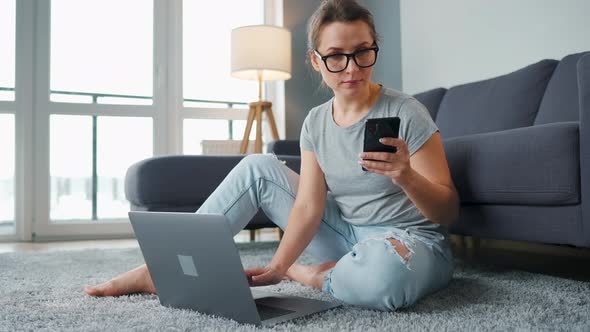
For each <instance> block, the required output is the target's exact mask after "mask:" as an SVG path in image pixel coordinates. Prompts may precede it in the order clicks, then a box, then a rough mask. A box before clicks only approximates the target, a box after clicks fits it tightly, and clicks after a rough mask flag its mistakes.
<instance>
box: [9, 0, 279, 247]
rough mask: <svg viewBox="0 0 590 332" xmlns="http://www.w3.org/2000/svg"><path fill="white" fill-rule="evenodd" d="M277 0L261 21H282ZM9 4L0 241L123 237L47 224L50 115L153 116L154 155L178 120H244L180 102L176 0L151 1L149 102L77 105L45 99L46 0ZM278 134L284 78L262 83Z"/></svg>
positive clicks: (96, 225) (167, 146) (114, 230)
mask: <svg viewBox="0 0 590 332" xmlns="http://www.w3.org/2000/svg"><path fill="white" fill-rule="evenodd" d="M282 2H283V0H265V4H264V6H265V22H266V23H268V24H275V25H282V10H283V4H282ZM16 3H17V9H16V12H17V13H16V17H17V20H16V25H17V26H16V34H17V36H16V63H15V66H16V71H15V72H16V77H15V92H16V93H15V101H14V102H0V112H2V113H11V114H15V136H16V139H15V143H16V149H15V151H16V152H15V153H16V156H15V163H16V167H15V227H16V232H15V234H14V235H11V236H0V241H5V240H8V241H12V240H20V241H31V240H33V241H47V240H64V239H68V240H71V239H101V238H129V237H133V231H132V228H131V225H130V224H129V222H128V221H129V220H128V219H127V218H125V219H121V220H109V221H105V220H102V219H101V220H100V221H99V222H89V221H88V220H83V221H82V220H78V221H76V220H72V221H67V222H63V223H62V222H60V223H51V222H50V215H49V213H50V211H49V208H50V207H49V200H50V174H49V160H50V156H49V117H50V114H66V115H98V116H141V117H152V119H153V148H154V156H159V155H165V154H181V153H182V151H183V148H182V137H183V133H182V127H183V126H182V124H183V120H184V119H212V118H214V119H226V120H230V119H243V120H245V119H246V115H247V111H245V110H236V109H225V110H224V109H202V108H192V107H184V106H183V89H182V33H181V32H182V0H171V1H167V0H154V18H153V19H154V21H153V22H154V58H153V66H154V67H153V73H154V75H153V80H154V81H153V104H152V105H117V106H116V111H113V110H112V108H113V107H112V106H111V105H106V104H77V103H62V102H51V101H50V100H49V98H50V96H49V93H48V92H49V90H50V89H49V88H50V81H49V71H50V48H49V47H50V45H49V41H50V8H51V1H46V0H18V1H16ZM265 84H266V85H265V88H266V91H267V96H266V98H267V99H268V100H270V101H272V102H273V113H274V114H275V119H276V120H277V127H278V130H279V134H280V135H281V136H282V137H284V135H285V120H284V119H285V115H284V113H285V112H284V83H283V82H269V83H265Z"/></svg>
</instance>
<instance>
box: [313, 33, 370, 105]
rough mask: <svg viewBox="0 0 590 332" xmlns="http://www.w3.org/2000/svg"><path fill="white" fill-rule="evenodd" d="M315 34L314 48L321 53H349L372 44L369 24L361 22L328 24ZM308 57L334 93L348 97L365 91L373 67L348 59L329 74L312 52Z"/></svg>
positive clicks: (326, 54)
mask: <svg viewBox="0 0 590 332" xmlns="http://www.w3.org/2000/svg"><path fill="white" fill-rule="evenodd" d="M319 37H320V38H319V45H318V46H317V51H318V52H319V54H320V55H322V56H328V55H332V54H337V53H353V52H355V51H358V50H362V49H366V48H370V47H373V46H375V45H374V43H375V41H374V40H373V37H371V33H370V30H369V26H368V25H367V23H365V22H363V21H354V22H346V23H345V22H332V23H329V24H327V25H325V26H324V27H323V28H322V30H321V31H320V36H319ZM309 56H310V57H311V63H312V66H313V68H314V69H315V70H316V71H318V72H320V73H321V75H322V78H323V80H324V82H325V83H326V84H327V85H328V86H329V87H330V88H331V89H332V91H334V94H337V95H341V96H343V97H346V98H351V97H355V96H359V95H360V94H363V93H366V91H367V88H368V85H369V82H370V79H371V75H372V74H373V67H368V68H359V67H358V66H357V65H356V63H355V62H354V60H353V59H352V58H350V61H349V62H348V66H347V67H346V69H345V70H343V71H341V72H338V73H332V72H330V71H328V69H327V68H326V65H325V64H324V61H322V59H320V58H319V57H318V56H317V55H316V54H315V53H314V52H313V51H312V52H310V54H309Z"/></svg>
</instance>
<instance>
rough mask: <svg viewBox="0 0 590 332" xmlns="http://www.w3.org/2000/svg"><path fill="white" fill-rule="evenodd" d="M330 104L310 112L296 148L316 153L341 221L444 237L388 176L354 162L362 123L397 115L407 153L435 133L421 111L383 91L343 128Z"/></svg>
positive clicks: (403, 96)
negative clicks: (366, 170)
mask: <svg viewBox="0 0 590 332" xmlns="http://www.w3.org/2000/svg"><path fill="white" fill-rule="evenodd" d="M333 100H334V98H332V99H330V100H329V101H328V102H326V103H324V104H322V105H319V106H317V107H314V108H313V109H312V110H311V111H310V112H309V114H308V115H307V117H306V118H305V121H304V122H303V127H302V129H301V137H300V145H301V149H303V150H309V151H313V152H314V153H315V156H316V158H317V160H318V163H319V165H320V168H321V169H322V171H323V173H324V176H325V179H326V184H327V187H328V190H329V192H330V193H331V195H332V196H333V197H334V199H335V201H336V202H337V204H338V206H339V208H340V211H341V217H342V219H343V220H345V221H347V222H349V223H351V224H353V225H380V226H396V227H399V228H404V229H405V228H408V227H411V228H413V229H419V230H422V231H426V232H427V233H431V232H429V231H436V232H437V233H441V232H442V233H443V234H446V232H447V230H446V226H444V225H440V224H435V223H432V222H431V221H429V220H428V219H426V218H425V217H424V216H423V215H422V214H421V213H420V211H419V210H418V208H417V207H416V205H415V204H414V203H413V202H412V201H411V200H410V199H409V198H408V196H407V195H406V194H405V193H404V191H403V190H402V189H401V188H400V187H399V186H397V185H395V184H394V183H393V182H392V181H391V179H390V178H389V177H386V176H383V175H380V174H376V173H372V172H365V171H363V170H362V169H361V165H359V164H358V160H359V159H360V158H359V154H360V153H361V152H362V151H363V137H364V125H365V120H366V119H370V118H383V117H393V116H398V117H400V120H401V122H400V132H399V138H401V139H403V140H404V141H405V142H406V144H407V145H408V149H409V151H410V155H412V154H414V152H416V151H417V150H418V149H419V148H420V147H421V146H422V144H424V143H425V142H426V141H427V140H428V139H429V138H430V137H431V136H432V134H434V133H435V132H436V131H437V130H438V128H437V126H436V124H435V123H434V121H432V119H431V117H430V114H429V113H428V111H427V110H426V108H425V107H424V106H423V105H422V104H421V103H420V102H418V101H417V100H416V99H414V98H413V97H411V96H409V95H406V94H403V93H401V92H399V91H396V90H393V89H388V88H384V87H382V88H381V92H380V95H379V97H378V99H377V101H376V102H375V105H374V106H373V108H372V109H371V110H370V112H369V113H367V115H365V116H364V117H363V118H362V119H361V120H360V121H358V122H356V123H355V124H353V125H351V126H349V127H346V128H343V127H340V126H338V125H337V124H336V123H335V122H334V118H333V116H332V103H333ZM432 235H435V236H436V234H432ZM436 237H437V238H438V236H436Z"/></svg>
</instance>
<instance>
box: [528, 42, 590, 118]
mask: <svg viewBox="0 0 590 332" xmlns="http://www.w3.org/2000/svg"><path fill="white" fill-rule="evenodd" d="M588 53H590V52H583V53H578V54H572V55H568V56H566V57H565V58H563V59H562V60H561V61H560V62H559V64H558V65H557V68H555V71H554V72H553V76H551V80H550V81H549V84H547V89H546V90H545V95H544V96H543V100H542V101H541V105H540V106H539V112H537V117H536V118H535V122H534V124H535V125H538V124H545V123H553V122H562V121H579V120H580V107H579V93H578V72H577V64H578V60H580V58H581V57H582V56H583V55H584V54H588Z"/></svg>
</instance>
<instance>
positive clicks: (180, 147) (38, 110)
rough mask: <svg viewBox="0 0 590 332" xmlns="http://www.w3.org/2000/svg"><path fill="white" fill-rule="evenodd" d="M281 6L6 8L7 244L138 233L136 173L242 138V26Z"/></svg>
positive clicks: (270, 2) (5, 3) (75, 3)
mask: <svg viewBox="0 0 590 332" xmlns="http://www.w3.org/2000/svg"><path fill="white" fill-rule="evenodd" d="M274 2H275V0H248V1H235V0H219V1H197V0H186V1H180V0H175V1H160V0H157V1H154V0H125V1H119V0H47V1H17V0H0V45H1V47H0V239H1V240H5V239H15V238H16V239H22V240H29V239H42V240H43V239H66V238H70V237H77V238H93V237H94V238H96V237H99V236H100V237H108V236H129V235H132V234H133V232H132V229H131V225H129V223H128V222H127V221H128V218H127V213H128V211H129V210H130V204H131V203H130V202H129V201H127V199H126V196H125V175H126V172H127V170H128V169H129V167H130V166H131V165H133V164H134V163H136V162H138V161H141V160H143V159H146V158H149V157H152V156H161V155H167V154H178V153H183V152H184V153H195V154H200V153H203V148H202V143H203V142H204V141H207V140H235V142H239V141H240V140H241V139H242V136H243V133H244V130H245V125H246V121H245V119H246V116H247V113H248V105H247V103H248V102H251V101H256V99H257V97H258V85H257V82H252V81H242V80H238V79H234V78H232V77H231V76H230V53H229V52H230V35H231V30H232V28H234V27H237V26H243V25H252V24H264V23H265V19H268V18H269V17H271V18H272V16H273V14H270V13H272V12H275V11H276V12H278V10H275V9H277V8H274V7H273V6H274ZM277 3H278V1H277ZM273 8H274V9H273ZM271 9H272V10H271ZM269 87H270V88H269V91H270V92H269V94H270V96H271V98H268V99H270V100H271V101H272V98H273V91H274V90H273V86H272V85H269ZM265 88H266V87H265ZM263 93H266V91H265V92H263ZM255 130H256V128H252V132H251V136H250V137H251V139H254V136H255ZM33 221H34V222H33ZM6 233H8V235H3V234H6Z"/></svg>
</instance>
